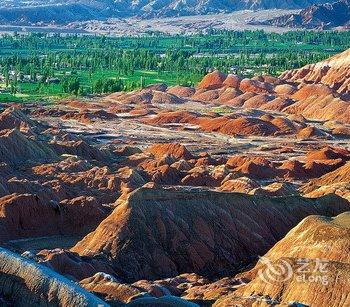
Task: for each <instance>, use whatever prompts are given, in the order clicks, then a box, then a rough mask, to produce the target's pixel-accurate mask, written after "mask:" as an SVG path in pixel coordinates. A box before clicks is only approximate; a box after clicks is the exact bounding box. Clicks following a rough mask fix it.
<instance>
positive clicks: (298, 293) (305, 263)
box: [215, 212, 350, 306]
mask: <svg viewBox="0 0 350 307" xmlns="http://www.w3.org/2000/svg"><path fill="white" fill-rule="evenodd" d="M349 222H350V214H349V212H347V213H344V214H341V215H339V216H337V217H335V218H326V217H322V216H312V217H308V218H307V219H305V220H304V221H303V222H301V223H300V224H299V225H298V226H297V227H295V228H294V229H293V230H292V231H291V232H289V233H288V235H287V236H286V237H285V238H284V239H283V240H281V241H280V242H278V243H277V244H276V245H275V246H274V247H273V248H272V249H271V250H270V251H269V252H268V253H267V254H266V255H265V258H264V259H268V262H266V261H265V263H264V262H263V261H259V262H258V264H257V266H256V267H255V268H254V269H253V270H251V271H249V272H247V273H243V274H241V275H240V277H241V278H245V280H246V281H247V284H246V285H244V286H242V287H241V288H239V289H238V290H237V291H236V292H234V293H233V294H231V295H229V296H227V297H223V298H222V299H220V300H219V301H218V302H216V304H215V306H228V305H230V304H233V303H235V304H238V303H240V304H249V306H251V304H254V305H255V304H256V305H257V306H260V304H263V303H264V302H270V304H281V305H283V304H288V303H289V302H291V301H293V302H295V304H297V303H299V304H301V305H302V306H329V305H332V306H347V305H349V304H350V298H349V296H348V295H347V294H345V293H347V289H349V287H350V284H349V269H350V263H349V257H348V253H344V252H343V251H345V250H349V247H350V242H349V234H350V223H349ZM291 272H293V273H292V274H291V275H290V273H291ZM310 276H312V277H313V278H310ZM328 289H332V291H331V292H329V291H328Z"/></svg>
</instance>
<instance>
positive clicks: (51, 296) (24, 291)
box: [0, 248, 108, 307]
mask: <svg viewBox="0 0 350 307" xmlns="http://www.w3.org/2000/svg"><path fill="white" fill-rule="evenodd" d="M0 272H1V273H0V295H1V297H3V298H4V299H5V300H8V301H9V302H10V304H12V303H13V304H15V305H16V306H48V305H51V306H91V307H92V306H108V305H107V304H106V303H105V302H103V301H102V300H100V299H99V298H98V297H96V296H94V295H92V294H91V293H89V292H88V291H86V290H84V289H83V288H81V287H79V286H78V285H77V284H76V283H73V282H72V281H70V280H68V279H66V278H64V277H63V276H61V275H59V274H57V273H56V272H54V271H51V270H50V269H48V268H47V267H45V266H41V265H38V264H37V263H35V262H33V261H31V260H28V259H25V258H22V257H20V256H18V255H16V254H14V253H12V252H10V251H9V250H6V249H4V248H0Z"/></svg>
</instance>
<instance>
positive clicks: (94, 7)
mask: <svg viewBox="0 0 350 307" xmlns="http://www.w3.org/2000/svg"><path fill="white" fill-rule="evenodd" d="M326 2H327V0H66V1H63V0H56V1H54V0H4V1H1V4H0V22H1V23H2V24H38V23H56V24H65V23H68V22H73V21H85V20H92V19H105V18H111V17H130V16H139V17H144V18H149V17H169V16H185V15H198V14H208V13H219V12H232V11H237V10H245V9H251V10H257V9H274V8H278V9H299V8H305V7H307V6H309V5H312V4H322V3H326Z"/></svg>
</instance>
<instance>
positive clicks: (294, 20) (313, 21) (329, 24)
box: [260, 0, 350, 30]
mask: <svg viewBox="0 0 350 307" xmlns="http://www.w3.org/2000/svg"><path fill="white" fill-rule="evenodd" d="M260 24H261V23H260ZM263 24H266V25H273V26H277V27H291V28H297V27H302V28H308V29H320V30H321V29H322V30H324V29H332V28H336V27H342V28H344V29H349V28H350V0H340V1H337V2H334V3H332V4H330V3H327V4H315V5H312V6H310V7H308V8H306V9H304V10H302V11H301V12H300V13H299V14H288V15H285V16H281V17H277V18H274V19H271V20H268V21H266V22H263Z"/></svg>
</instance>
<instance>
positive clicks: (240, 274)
mask: <svg viewBox="0 0 350 307" xmlns="http://www.w3.org/2000/svg"><path fill="white" fill-rule="evenodd" d="M349 139H350V50H347V51H345V52H343V53H341V54H338V55H336V56H334V57H332V58H330V59H327V60H325V61H322V62H319V63H316V64H310V65H307V66H305V67H302V68H299V69H296V70H290V71H286V72H285V73H283V74H282V75H281V76H279V77H272V76H268V75H262V76H255V77H253V78H251V79H247V78H241V77H240V76H238V75H233V74H228V75H227V74H224V73H222V72H219V71H213V72H211V73H209V74H207V75H206V76H205V77H204V78H203V80H202V81H201V82H200V83H199V84H198V85H197V86H196V87H185V86H167V85H166V84H154V85H150V86H146V87H144V88H143V89H139V90H135V91H133V92H128V93H126V92H117V93H113V94H111V95H108V96H99V97H96V98H86V99H66V100H61V101H60V102H57V103H55V104H41V105H40V104H38V103H35V104H34V103H33V104H22V105H19V104H11V105H9V104H3V105H2V112H1V114H0V157H1V164H0V172H1V182H0V197H1V198H0V216H1V219H0V229H1V232H0V243H1V246H2V248H1V249H0V273H1V274H0V296H1V304H3V305H4V306H5V305H6V306H7V305H15V306H108V305H110V306H125V305H127V306H212V305H213V306H317V307H319V306H349V305H350V296H349V293H350V291H349V289H350V279H349V277H350V276H349V275H350V258H349V252H350V241H349V238H350V237H349V234H350V218H349V214H350V213H349V211H350V203H349V201H350V147H349ZM264 255H265V256H264ZM259 256H260V257H261V256H264V257H263V258H261V259H260V260H259ZM301 261H302V263H300V262H301ZM305 263H306V265H305ZM301 267H302V269H303V270H301ZM321 275H322V276H321ZM321 277H322V278H321Z"/></svg>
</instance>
